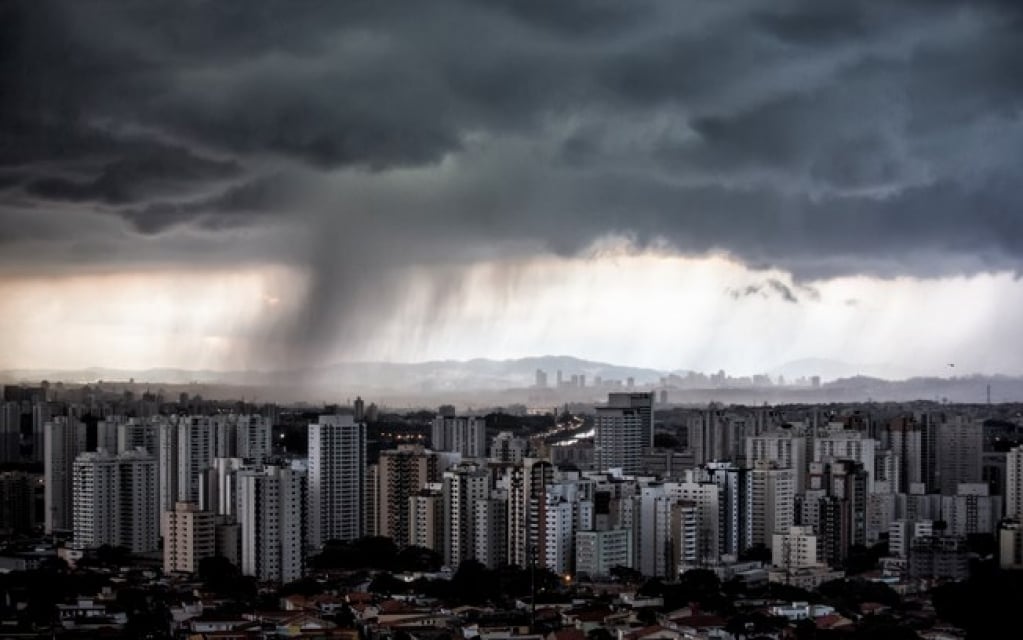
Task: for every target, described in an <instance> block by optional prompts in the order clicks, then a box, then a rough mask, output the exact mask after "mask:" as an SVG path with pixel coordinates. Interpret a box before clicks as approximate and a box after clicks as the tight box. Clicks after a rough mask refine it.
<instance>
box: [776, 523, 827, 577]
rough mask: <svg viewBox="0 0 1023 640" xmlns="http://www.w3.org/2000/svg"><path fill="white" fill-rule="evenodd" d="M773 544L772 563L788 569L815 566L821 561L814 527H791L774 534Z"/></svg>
mask: <svg viewBox="0 0 1023 640" xmlns="http://www.w3.org/2000/svg"><path fill="white" fill-rule="evenodd" d="M773 537H774V541H773V542H772V544H771V564H772V565H774V566H776V567H783V568H786V569H799V568H803V567H813V566H816V565H817V564H819V563H820V556H819V555H818V551H817V535H816V534H815V533H814V530H813V527H796V526H793V527H789V529H788V530H787V531H785V532H783V533H776V534H774V536H773Z"/></svg>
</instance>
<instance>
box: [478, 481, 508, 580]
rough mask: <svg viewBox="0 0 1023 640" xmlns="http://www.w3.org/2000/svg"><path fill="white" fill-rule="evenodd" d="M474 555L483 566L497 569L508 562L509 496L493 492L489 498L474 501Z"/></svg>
mask: <svg viewBox="0 0 1023 640" xmlns="http://www.w3.org/2000/svg"><path fill="white" fill-rule="evenodd" d="M472 517H473V520H474V522H473V536H474V541H473V544H474V551H473V557H475V558H476V560H478V561H479V562H480V563H481V564H483V566H485V567H488V568H490V569H496V568H497V567H500V566H501V565H503V564H507V562H508V496H507V494H506V493H504V492H492V493H491V495H490V497H489V498H482V499H479V500H476V501H474V502H473V505H472Z"/></svg>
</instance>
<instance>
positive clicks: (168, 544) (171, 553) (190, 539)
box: [163, 502, 216, 573]
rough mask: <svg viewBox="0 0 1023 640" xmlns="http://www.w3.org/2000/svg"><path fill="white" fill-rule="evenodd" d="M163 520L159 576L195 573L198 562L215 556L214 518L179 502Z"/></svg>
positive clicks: (195, 507) (193, 505)
mask: <svg viewBox="0 0 1023 640" xmlns="http://www.w3.org/2000/svg"><path fill="white" fill-rule="evenodd" d="M165 517H166V523H167V524H166V535H165V537H164V541H163V572H164V573H172V572H182V573H197V572H198V571H199V561H200V560H202V559H203V558H210V557H212V556H213V555H215V553H216V535H215V523H214V519H215V517H216V516H214V515H213V514H212V513H210V512H209V511H200V510H199V507H198V505H196V504H195V503H192V502H179V503H177V504H176V505H174V511H169V512H168V513H167V514H166V516H165Z"/></svg>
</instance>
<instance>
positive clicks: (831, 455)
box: [813, 429, 979, 493]
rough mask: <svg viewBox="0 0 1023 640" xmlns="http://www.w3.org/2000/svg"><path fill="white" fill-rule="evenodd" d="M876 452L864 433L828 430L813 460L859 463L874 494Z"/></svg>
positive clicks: (818, 439)
mask: <svg viewBox="0 0 1023 640" xmlns="http://www.w3.org/2000/svg"><path fill="white" fill-rule="evenodd" d="M876 450H877V441H876V440H873V439H871V438H868V437H866V436H865V435H864V433H863V432H862V431H852V430H849V429H828V430H827V431H825V433H824V434H822V435H820V436H818V437H816V438H815V439H814V441H813V460H814V462H833V461H836V460H852V461H854V462H859V463H860V464H862V465H863V469H864V470H865V471H866V472H867V491H868V492H869V493H872V492H873V491H874V476H875V473H874V458H875V454H876ZM978 461H979V458H978Z"/></svg>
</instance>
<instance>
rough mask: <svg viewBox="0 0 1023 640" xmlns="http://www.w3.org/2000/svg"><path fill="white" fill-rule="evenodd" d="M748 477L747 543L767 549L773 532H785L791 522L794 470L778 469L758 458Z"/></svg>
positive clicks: (770, 543)
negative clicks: (749, 533) (749, 513)
mask: <svg viewBox="0 0 1023 640" xmlns="http://www.w3.org/2000/svg"><path fill="white" fill-rule="evenodd" d="M752 476H753V477H752V495H751V497H750V507H751V509H752V512H753V514H752V523H751V524H752V526H753V535H752V536H751V540H750V542H751V543H752V544H754V545H757V544H760V545H764V546H765V547H767V548H770V547H771V545H772V544H773V541H774V534H776V533H785V532H786V531H788V530H789V527H791V526H792V525H793V523H794V522H795V514H794V511H793V509H794V503H795V494H796V483H795V473H794V472H793V471H792V469H779V468H777V466H776V465H775V463H774V462H771V461H769V460H758V461H757V462H755V463H754V466H753V474H752Z"/></svg>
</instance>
